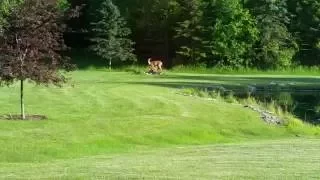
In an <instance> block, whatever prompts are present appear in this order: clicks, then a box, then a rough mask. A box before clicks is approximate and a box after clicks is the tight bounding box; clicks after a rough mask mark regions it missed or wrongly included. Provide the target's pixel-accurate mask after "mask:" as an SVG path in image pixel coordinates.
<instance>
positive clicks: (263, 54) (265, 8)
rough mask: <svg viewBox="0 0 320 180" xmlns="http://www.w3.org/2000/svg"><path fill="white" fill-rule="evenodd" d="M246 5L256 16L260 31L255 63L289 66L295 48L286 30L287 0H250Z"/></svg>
mask: <svg viewBox="0 0 320 180" xmlns="http://www.w3.org/2000/svg"><path fill="white" fill-rule="evenodd" d="M248 6H249V8H250V9H251V11H252V13H253V14H254V15H255V16H256V18H257V21H258V27H259V31H260V40H259V44H258V45H257V47H256V49H257V51H256V58H257V60H258V61H257V63H256V64H257V65H258V64H259V65H262V68H279V67H289V66H291V65H292V62H293V57H294V55H295V53H296V51H297V49H296V48H295V47H296V44H295V41H294V38H293V36H292V34H291V33H290V32H289V30H288V25H289V23H290V13H289V12H288V9H287V0H281V1H280V0H276V1H275V0H250V1H249V2H248Z"/></svg>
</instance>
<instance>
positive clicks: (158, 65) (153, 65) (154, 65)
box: [148, 58, 163, 72]
mask: <svg viewBox="0 0 320 180" xmlns="http://www.w3.org/2000/svg"><path fill="white" fill-rule="evenodd" d="M148 64H149V70H152V71H155V72H158V71H160V72H162V65H163V63H162V61H161V60H152V59H151V58H149V59H148Z"/></svg>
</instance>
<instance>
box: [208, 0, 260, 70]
mask: <svg viewBox="0 0 320 180" xmlns="http://www.w3.org/2000/svg"><path fill="white" fill-rule="evenodd" d="M204 17H205V18H204V24H205V25H204V26H205V27H206V29H205V34H206V36H207V42H206V44H205V47H206V48H207V52H209V53H210V56H209V57H210V59H209V60H210V61H214V62H213V64H219V65H223V66H232V67H240V66H245V67H248V66H249V65H250V63H251V62H250V59H249V58H248V54H249V52H250V50H251V48H252V46H253V44H254V43H255V42H256V41H257V39H258V29H257V27H256V22H255V19H254V18H253V17H252V16H251V15H250V13H249V11H248V10H246V9H244V8H243V7H242V5H241V1H239V0H227V1H225V0H211V1H209V2H207V4H206V7H205V15H204Z"/></svg>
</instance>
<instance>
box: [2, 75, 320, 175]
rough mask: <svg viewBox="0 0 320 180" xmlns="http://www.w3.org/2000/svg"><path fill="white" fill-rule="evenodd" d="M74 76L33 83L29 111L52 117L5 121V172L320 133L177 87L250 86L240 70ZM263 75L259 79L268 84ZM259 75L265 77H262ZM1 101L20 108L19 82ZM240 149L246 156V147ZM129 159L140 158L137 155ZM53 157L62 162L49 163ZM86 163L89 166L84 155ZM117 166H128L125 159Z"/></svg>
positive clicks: (8, 109)
mask: <svg viewBox="0 0 320 180" xmlns="http://www.w3.org/2000/svg"><path fill="white" fill-rule="evenodd" d="M71 76H72V78H73V80H72V82H70V84H67V85H66V86H65V87H63V88H54V87H37V86H35V85H32V84H28V85H27V87H26V92H25V95H26V111H27V113H28V114H42V115H47V116H48V118H49V119H48V120H45V121H25V122H22V121H5V120H0V164H1V168H0V172H1V173H0V174H1V175H3V174H4V175H3V176H2V177H5V175H6V173H7V175H9V174H10V173H11V172H16V171H20V170H21V172H24V171H28V168H26V167H28V166H30V167H33V166H35V168H36V169H37V167H38V165H39V166H40V165H41V166H42V165H43V163H44V164H46V163H48V164H47V165H48V166H51V165H52V166H53V167H52V168H53V169H52V170H53V172H56V173H59V172H60V170H61V169H59V168H60V167H57V166H60V165H61V167H65V168H67V169H68V168H69V167H70V168H71V169H73V167H74V168H76V166H75V164H73V163H76V161H72V159H79V158H82V157H86V158H89V159H91V157H92V158H93V159H91V160H92V162H93V161H94V158H95V157H94V156H97V155H102V156H105V157H111V156H112V157H113V155H114V157H113V158H115V159H114V160H115V161H117V160H116V159H117V157H119V156H118V155H119V154H121V153H124V154H127V153H138V152H141V151H145V150H147V151H149V150H155V151H156V150H158V149H162V148H169V149H170V148H175V147H180V146H183V147H188V146H191V148H194V151H196V147H197V146H196V145H212V144H217V143H235V142H237V143H239V142H251V141H260V140H271V139H273V140H276V139H287V138H289V139H292V138H296V137H297V136H299V137H300V138H301V139H304V138H309V137H318V136H319V132H320V129H319V128H318V127H314V126H311V125H306V124H304V123H302V122H300V121H292V122H293V123H291V124H289V125H287V126H272V125H267V124H265V123H264V122H263V121H262V120H261V119H260V117H259V115H258V114H257V113H255V112H252V111H250V110H248V109H245V108H243V107H242V106H239V105H236V104H230V103H227V102H223V101H206V100H204V99H202V98H198V97H188V96H182V95H179V94H178V93H177V92H178V91H179V89H181V88H182V87H185V86H190V85H191V86H201V85H215V84H236V85H239V86H240V85H242V84H241V83H240V82H242V83H244V84H245V82H246V81H245V80H243V79H247V78H248V77H246V76H244V77H240V76H238V77H237V78H239V82H237V81H236V80H235V79H232V78H236V77H233V76H224V77H223V78H221V76H217V75H196V76H194V74H174V73H168V74H164V75H163V76H149V75H141V74H140V75H136V74H135V73H128V72H111V73H110V72H105V71H77V72H74V73H72V75H71ZM228 77H229V78H230V79H229V78H228ZM241 78H242V79H241ZM265 78H270V79H274V78H277V77H265ZM265 78H261V83H263V82H267V80H266V79H265ZM290 78H292V79H295V80H299V82H301V83H299V82H298V83H297V86H298V85H306V83H308V82H309V83H310V84H312V83H315V82H318V81H319V79H317V78H311V77H310V78H309V79H308V81H307V80H306V79H303V78H305V77H287V80H290ZM300 78H302V79H300ZM240 79H241V80H240ZM256 81H257V82H258V81H260V80H259V79H258V77H257V79H256ZM248 82H249V80H248ZM250 82H252V81H250ZM0 102H1V110H0V114H9V113H16V112H18V110H19V87H18V86H13V87H10V88H7V87H2V88H1V91H0ZM227 147H229V146H227ZM301 147H302V146H301ZM229 150H230V151H231V150H232V148H231V149H229ZM229 150H226V151H229ZM215 153H217V154H218V152H215ZM238 153H239V155H241V151H239V152H238ZM275 153H276V152H275ZM129 156H131V155H129ZM151 156H152V155H151ZM154 156H156V155H154ZM199 156H201V153H200V154H199ZM86 158H85V159H86ZM113 158H112V159H113ZM131 158H133V159H132V163H134V161H133V160H134V159H135V158H136V157H135V155H134V154H133V155H132V156H131ZM144 158H147V156H146V157H144ZM150 158H151V157H150ZM152 158H153V157H152ZM159 158H162V157H159ZM196 158H197V157H196ZM248 158H249V156H248ZM80 160H81V159H80ZM91 160H89V161H91ZM112 161H113V160H112ZM52 162H59V163H58V164H55V163H53V164H51V163H52ZM60 162H61V163H62V164H60ZM69 162H70V163H71V164H69ZM159 162H161V161H159ZM20 163H21V164H20ZM38 163H40V164H38ZM64 163H66V164H64ZM83 163H84V164H87V163H86V161H85V160H84V161H83ZM106 164H109V161H106ZM91 165H92V166H95V164H91ZM211 165H213V164H211ZM88 166H90V163H89V162H88ZM97 166H98V165H97ZM115 166H117V167H119V168H122V165H121V164H115ZM190 166H191V165H190ZM20 168H21V169H20ZM55 168H58V169H56V170H55ZM92 168H93V169H91V170H92V172H89V174H87V175H88V176H90V175H92V174H93V173H94V172H95V171H100V170H101V169H100V170H99V168H98V167H96V168H95V167H92ZM181 168H183V166H182V167H181ZM41 169H42V168H39V171H37V170H36V171H31V172H30V173H32V172H34V173H35V174H30V177H37V173H39V174H38V175H39V177H42V175H41V173H44V172H46V171H45V170H44V171H42V170H41ZM49 169H50V168H49ZM118 170H120V169H115V170H114V173H116V172H117V171H118ZM187 170H188V169H186V171H187ZM80 171H82V170H81V168H80V169H79V170H76V169H74V170H72V171H71V172H68V174H71V175H72V176H73V175H74V176H75V177H77V173H81V172H80ZM181 171H182V170H181ZM161 172H162V171H159V173H161ZM90 173H91V174H90ZM101 173H102V172H101ZM133 173H135V172H133ZM172 173H173V174H175V173H174V172H172ZM13 174H14V173H13ZM18 174H19V173H18ZM150 174H151V175H152V174H153V173H150ZM173 174H172V175H173ZM49 175H50V174H47V175H46V176H49ZM53 175H54V174H53ZM87 175H84V177H85V176H87ZM98 175H99V173H98ZM102 175H103V174H102ZM156 175H158V174H156ZM54 176H55V175H54ZM80 176H81V175H80ZM170 176H171V175H170ZM68 179H69V178H68Z"/></svg>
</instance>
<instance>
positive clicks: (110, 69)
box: [109, 58, 112, 71]
mask: <svg viewBox="0 0 320 180" xmlns="http://www.w3.org/2000/svg"><path fill="white" fill-rule="evenodd" d="M111 63H112V62H111V58H109V70H110V71H111Z"/></svg>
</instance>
